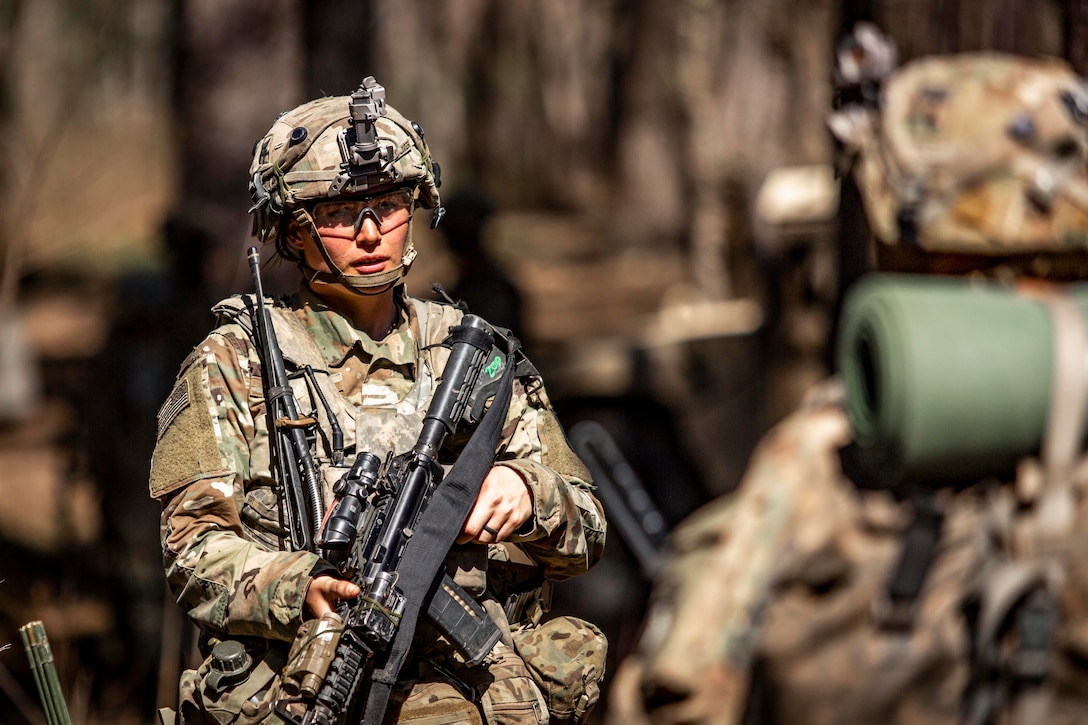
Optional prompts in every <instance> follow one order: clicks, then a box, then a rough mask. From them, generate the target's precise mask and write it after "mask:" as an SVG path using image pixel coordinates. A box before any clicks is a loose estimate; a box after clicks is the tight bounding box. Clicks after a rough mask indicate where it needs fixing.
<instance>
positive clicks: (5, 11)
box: [0, 0, 22, 319]
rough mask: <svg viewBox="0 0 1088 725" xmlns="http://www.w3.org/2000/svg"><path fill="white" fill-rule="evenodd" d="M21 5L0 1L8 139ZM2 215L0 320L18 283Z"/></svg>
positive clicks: (1, 180)
mask: <svg viewBox="0 0 1088 725" xmlns="http://www.w3.org/2000/svg"><path fill="white" fill-rule="evenodd" d="M21 5H22V3H21V0H6V1H5V2H0V138H8V134H7V133H6V131H7V130H8V125H9V124H10V122H11V116H12V87H11V86H12V82H13V79H12V77H11V76H12V72H13V69H12V62H11V57H12V42H13V40H14V33H15V28H16V26H17V25H18V18H19V9H20V7H21ZM7 175H8V169H7V165H0V199H6V198H7V193H6V191H7V188H8V178H7ZM5 212H6V207H5V205H3V204H0V215H2V216H0V319H3V318H4V316H5V314H6V313H7V312H9V311H10V310H11V307H12V305H13V304H14V302H15V292H16V288H17V286H18V281H19V272H18V269H17V265H18V250H17V249H16V245H15V240H14V239H13V237H12V233H11V223H10V220H9V219H8V218H7V214H6V213H5Z"/></svg>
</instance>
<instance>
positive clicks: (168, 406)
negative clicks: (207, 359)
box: [156, 378, 192, 437]
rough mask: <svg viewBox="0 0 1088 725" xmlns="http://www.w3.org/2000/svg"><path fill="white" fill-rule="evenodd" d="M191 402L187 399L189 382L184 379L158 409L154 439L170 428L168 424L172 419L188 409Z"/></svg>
mask: <svg viewBox="0 0 1088 725" xmlns="http://www.w3.org/2000/svg"><path fill="white" fill-rule="evenodd" d="M191 402H192V401H191V400H190V399H189V380H188V378H186V379H185V380H182V381H181V384H180V385H178V386H177V387H176V388H174V391H173V392H172V393H170V397H169V398H167V399H166V402H165V403H163V404H162V407H161V408H159V432H158V433H157V434H156V437H162V434H163V432H164V431H165V430H166V429H167V428H169V427H170V424H171V423H173V422H174V419H175V418H177V417H178V415H179V414H180V413H181V411H183V410H185V409H186V408H188V407H189V403H191Z"/></svg>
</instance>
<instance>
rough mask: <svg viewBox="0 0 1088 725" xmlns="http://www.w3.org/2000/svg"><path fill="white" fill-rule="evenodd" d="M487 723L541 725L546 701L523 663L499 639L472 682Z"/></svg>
mask: <svg viewBox="0 0 1088 725" xmlns="http://www.w3.org/2000/svg"><path fill="white" fill-rule="evenodd" d="M474 684H475V687H476V692H477V694H478V695H479V697H480V708H481V709H482V710H483V713H484V719H485V720H486V721H487V723H488V725H544V724H545V723H547V722H548V720H549V718H548V705H547V703H546V702H545V701H544V696H543V695H542V694H541V693H540V689H539V688H538V687H537V686H536V684H535V683H534V682H533V678H532V677H531V676H530V674H529V670H528V669H527V668H526V667H525V663H524V662H523V661H522V660H521V658H520V657H518V656H517V654H516V653H515V652H513V651H512V650H511V649H510V648H508V647H506V646H505V645H503V644H502V643H501V642H500V643H499V644H497V645H495V649H493V650H492V652H491V658H490V660H489V664H488V665H487V667H486V670H484V671H483V672H482V673H481V675H480V677H479V679H478V680H477V681H476V682H475V683H474Z"/></svg>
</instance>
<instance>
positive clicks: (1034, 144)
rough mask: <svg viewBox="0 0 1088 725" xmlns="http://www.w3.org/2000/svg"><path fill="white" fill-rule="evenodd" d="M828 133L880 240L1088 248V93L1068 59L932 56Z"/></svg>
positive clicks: (935, 245) (964, 248) (835, 119)
mask: <svg viewBox="0 0 1088 725" xmlns="http://www.w3.org/2000/svg"><path fill="white" fill-rule="evenodd" d="M830 126H831V129H832V131H833V132H834V133H835V134H836V136H838V137H839V138H840V140H842V141H843V142H844V144H845V146H846V148H847V150H848V151H851V152H853V154H854V155H855V164H854V173H855V178H856V179H857V182H858V186H859V188H860V190H861V192H862V197H863V199H864V203H865V208H866V212H867V216H868V218H869V221H870V225H871V227H872V229H873V231H874V233H875V235H876V237H877V238H878V239H879V240H880V241H881V242H883V243H885V244H892V245H895V244H916V245H917V246H919V247H920V248H922V249H924V250H927V251H933V252H962V253H972V254H986V255H1007V254H1016V253H1031V252H1041V251H1061V250H1068V249H1073V248H1076V249H1083V248H1085V247H1088V165H1086V164H1088V91H1086V88H1085V85H1084V82H1083V80H1082V79H1081V78H1079V77H1078V76H1076V75H1075V74H1074V73H1073V72H1072V71H1071V70H1070V69H1069V68H1068V66H1066V65H1065V64H1064V63H1062V62H1060V61H1057V60H1052V59H1029V58H1021V57H1015V56H1009V55H1002V54H993V53H978V54H962V55H956V56H947V57H932V58H926V59H922V60H918V61H914V62H912V63H910V64H907V65H906V66H904V67H903V68H902V69H900V70H899V71H898V72H895V73H894V74H892V75H891V76H890V77H889V78H888V79H887V80H886V81H885V82H884V83H883V86H882V88H881V89H880V93H879V102H878V103H876V104H871V105H868V106H865V107H861V106H854V107H844V108H843V109H841V110H840V111H837V112H836V113H835V114H832V117H831V119H830Z"/></svg>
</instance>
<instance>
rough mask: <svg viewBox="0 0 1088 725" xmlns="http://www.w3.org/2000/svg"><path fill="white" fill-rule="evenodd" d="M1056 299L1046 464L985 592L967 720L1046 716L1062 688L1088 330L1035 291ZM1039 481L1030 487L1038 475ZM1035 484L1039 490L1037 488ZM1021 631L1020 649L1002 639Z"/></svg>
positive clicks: (1070, 307)
mask: <svg viewBox="0 0 1088 725" xmlns="http://www.w3.org/2000/svg"><path fill="white" fill-rule="evenodd" d="M1026 294H1029V295H1030V296H1033V297H1036V298H1037V299H1039V301H1040V302H1041V303H1042V304H1043V305H1045V306H1046V308H1047V311H1048V312H1049V314H1050V317H1051V321H1052V330H1053V340H1054V355H1053V359H1054V366H1053V370H1052V371H1051V376H1052V384H1051V394H1050V408H1049V417H1048V420H1047V427H1046V430H1045V433H1044V437H1043V442H1042V450H1041V453H1040V457H1041V461H1040V462H1039V464H1037V465H1034V466H1033V465H1032V464H1031V463H1029V464H1025V466H1024V467H1022V469H1021V472H1020V475H1019V476H1018V480H1017V484H1018V486H1021V488H1026V490H1022V491H1021V492H1020V493H1022V494H1024V493H1026V494H1028V495H1029V496H1030V497H1031V499H1032V501H1031V503H1032V504H1033V505H1032V506H1031V507H1030V509H1029V511H1028V513H1026V514H1024V515H1022V516H1020V517H1018V518H1019V519H1020V520H1018V521H1017V522H1016V525H1017V529H1019V531H1017V532H1016V536H1015V541H1014V545H1013V549H1014V559H1013V560H1011V561H1005V562H1002V563H1000V564H998V565H997V566H996V567H995V568H994V570H993V571H992V572H991V573H989V574H988V575H987V577H986V579H985V581H986V584H985V585H984V587H983V589H982V591H981V592H980V598H979V603H978V604H979V607H978V615H977V619H976V626H975V627H974V628H973V635H974V642H973V644H974V647H973V659H972V672H971V685H970V686H969V688H968V691H967V695H966V698H965V705H966V709H965V722H968V723H985V722H990V721H992V719H993V717H994V715H995V714H996V713H997V712H999V711H1001V710H1006V711H1008V712H1009V713H1010V714H1011V716H1012V722H1014V723H1023V724H1024V725H1028V724H1029V723H1037V722H1046V720H1047V715H1048V714H1049V711H1050V704H1051V699H1052V693H1051V691H1050V688H1049V687H1048V686H1047V682H1046V680H1047V677H1048V676H1049V675H1050V672H1051V666H1052V659H1053V654H1052V647H1053V639H1054V633H1055V632H1056V630H1057V626H1058V620H1059V615H1060V610H1059V591H1060V584H1061V576H1062V572H1061V562H1060V561H1059V560H1058V559H1057V557H1055V556H1054V552H1060V551H1061V550H1062V549H1061V546H1060V543H1061V542H1062V541H1063V540H1065V539H1067V538H1068V537H1069V536H1070V534H1071V533H1072V530H1073V524H1074V501H1073V485H1072V477H1071V474H1072V471H1073V467H1074V466H1075V465H1076V462H1077V460H1078V458H1079V455H1080V452H1081V441H1082V440H1083V438H1084V427H1085V405H1086V403H1088V383H1086V381H1085V370H1084V364H1085V363H1084V361H1085V356H1086V355H1088V329H1086V328H1085V319H1084V317H1083V315H1082V313H1081V311H1080V309H1079V308H1078V307H1077V306H1076V305H1075V304H1074V303H1073V301H1072V300H1071V299H1070V298H1069V297H1067V296H1064V295H1061V294H1056V293H1050V292H1046V293H1044V292H1041V291H1036V290H1031V291H1028V292H1026ZM1033 475H1034V478H1035V480H1036V481H1037V484H1036V485H1035V486H1034V487H1024V486H1022V484H1023V482H1024V479H1030V478H1031V477H1033ZM1032 489H1034V490H1032ZM1012 633H1015V635H1016V636H1015V642H1016V647H1015V648H1014V649H1013V650H1012V651H1011V652H1009V651H1008V650H1007V649H1005V648H1004V647H1003V646H1002V645H1003V644H1004V643H1005V642H1006V641H1007V640H1008V637H1009V635H1010V634H1012Z"/></svg>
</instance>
